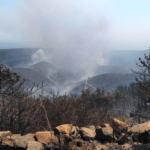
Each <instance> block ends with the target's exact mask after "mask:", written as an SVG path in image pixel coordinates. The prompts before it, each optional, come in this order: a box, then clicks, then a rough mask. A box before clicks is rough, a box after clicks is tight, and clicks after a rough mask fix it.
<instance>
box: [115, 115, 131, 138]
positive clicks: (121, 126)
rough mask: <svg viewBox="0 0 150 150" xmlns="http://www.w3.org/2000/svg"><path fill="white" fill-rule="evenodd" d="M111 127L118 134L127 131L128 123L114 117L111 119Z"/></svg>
mask: <svg viewBox="0 0 150 150" xmlns="http://www.w3.org/2000/svg"><path fill="white" fill-rule="evenodd" d="M112 128H113V130H114V133H115V134H117V135H118V136H120V135H121V134H122V133H125V134H126V133H127V130H128V125H127V124H126V123H124V122H122V121H120V120H118V119H116V118H114V119H113V122H112Z"/></svg>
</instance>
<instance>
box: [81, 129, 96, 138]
mask: <svg viewBox="0 0 150 150" xmlns="http://www.w3.org/2000/svg"><path fill="white" fill-rule="evenodd" d="M79 133H80V134H81V137H82V138H83V139H84V140H86V141H88V140H94V139H95V136H96V133H95V130H93V129H90V128H86V127H81V128H80V129H79Z"/></svg>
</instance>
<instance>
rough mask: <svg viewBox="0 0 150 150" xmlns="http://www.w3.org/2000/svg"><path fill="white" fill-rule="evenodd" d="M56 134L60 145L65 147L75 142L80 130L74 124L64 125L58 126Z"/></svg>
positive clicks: (55, 130)
mask: <svg viewBox="0 0 150 150" xmlns="http://www.w3.org/2000/svg"><path fill="white" fill-rule="evenodd" d="M54 132H55V134H56V135H58V137H59V140H60V144H61V145H63V144H64V143H67V142H71V141H72V140H73V138H74V137H75V136H76V135H77V133H78V129H77V127H74V126H73V125H72V124H63V125H60V126H57V127H56V128H55V129H54Z"/></svg>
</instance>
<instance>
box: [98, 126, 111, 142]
mask: <svg viewBox="0 0 150 150" xmlns="http://www.w3.org/2000/svg"><path fill="white" fill-rule="evenodd" d="M96 139H98V140H103V141H112V140H113V129H112V128H111V127H110V126H105V127H103V128H102V127H100V126H98V127H97V128H96Z"/></svg>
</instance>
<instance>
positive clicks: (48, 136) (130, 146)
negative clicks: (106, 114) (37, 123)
mask: <svg viewBox="0 0 150 150" xmlns="http://www.w3.org/2000/svg"><path fill="white" fill-rule="evenodd" d="M0 139H1V142H0V150H19V149H22V150H54V149H55V150H60V149H61V150H114V149H117V150H149V149H150V121H149V122H145V123H142V124H138V125H134V126H132V127H129V126H128V125H127V124H125V123H124V122H122V121H120V120H118V119H116V118H114V119H113V122H112V126H111V125H110V124H105V123H104V124H101V125H100V126H97V127H96V128H95V126H94V125H91V126H88V127H80V128H79V127H76V126H73V125H72V124H63V125H60V126H57V127H56V128H55V129H54V131H39V132H36V133H29V134H26V135H20V134H12V133H11V132H10V131H1V132H0Z"/></svg>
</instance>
